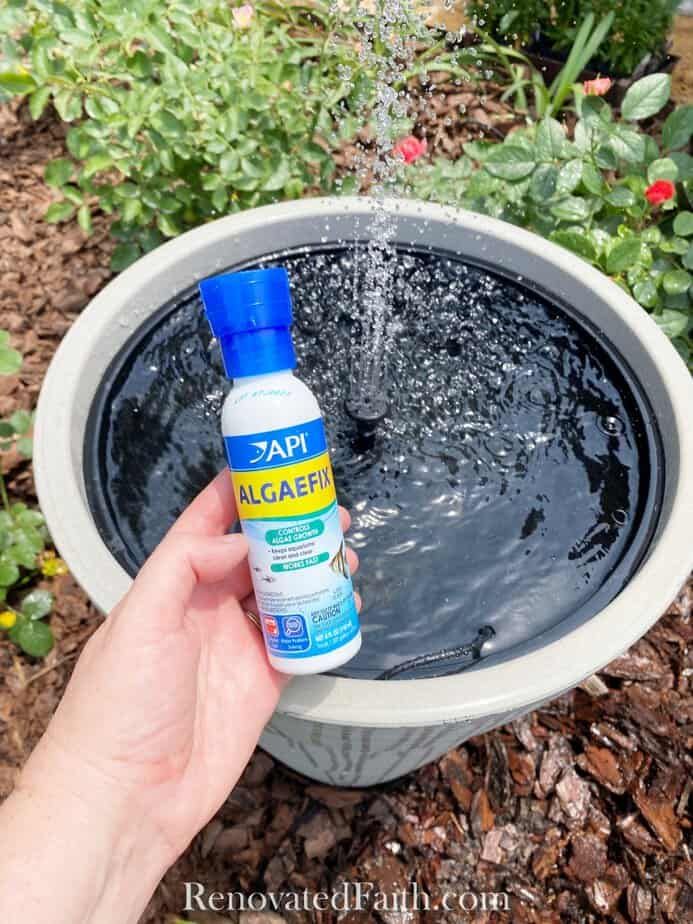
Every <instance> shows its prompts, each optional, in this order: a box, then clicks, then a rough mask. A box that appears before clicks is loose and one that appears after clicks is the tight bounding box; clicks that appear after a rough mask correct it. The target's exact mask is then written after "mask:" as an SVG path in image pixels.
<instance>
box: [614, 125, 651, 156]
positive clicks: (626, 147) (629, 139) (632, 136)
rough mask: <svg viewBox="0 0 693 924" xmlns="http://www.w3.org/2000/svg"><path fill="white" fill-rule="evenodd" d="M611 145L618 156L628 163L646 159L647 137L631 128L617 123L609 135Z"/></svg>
mask: <svg viewBox="0 0 693 924" xmlns="http://www.w3.org/2000/svg"><path fill="white" fill-rule="evenodd" d="M609 146H610V147H611V149H612V151H613V152H614V154H615V155H616V157H618V158H619V159H620V160H625V162H626V163H628V164H641V163H643V161H644V160H645V152H646V144H645V138H644V136H643V135H641V134H640V133H639V132H637V131H634V130H633V129H631V128H626V127H625V126H623V125H615V126H614V128H613V130H612V132H611V134H610V136H609Z"/></svg>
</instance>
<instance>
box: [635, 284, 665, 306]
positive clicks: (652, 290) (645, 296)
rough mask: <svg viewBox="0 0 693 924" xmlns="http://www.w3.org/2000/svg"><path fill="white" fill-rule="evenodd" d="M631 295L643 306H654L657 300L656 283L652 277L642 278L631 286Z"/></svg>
mask: <svg viewBox="0 0 693 924" xmlns="http://www.w3.org/2000/svg"><path fill="white" fill-rule="evenodd" d="M633 296H634V298H635V300H636V301H637V302H638V303H639V304H640V305H642V307H643V308H654V307H655V305H656V304H657V302H658V301H659V292H658V291H657V285H656V283H655V282H654V280H652V279H644V280H643V281H642V282H637V283H636V284H635V285H634V286H633Z"/></svg>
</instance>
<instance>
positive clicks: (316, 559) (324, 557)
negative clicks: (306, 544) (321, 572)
mask: <svg viewBox="0 0 693 924" xmlns="http://www.w3.org/2000/svg"><path fill="white" fill-rule="evenodd" d="M329 558H330V556H329V555H328V553H327V552H322V554H320V555H313V556H312V557H311V558H302V559H300V560H298V561H287V562H282V563H281V564H278V565H272V571H274V572H275V574H276V573H277V572H282V571H301V570H302V569H303V568H312V567H313V565H321V564H322V563H323V562H326V561H328V560H329Z"/></svg>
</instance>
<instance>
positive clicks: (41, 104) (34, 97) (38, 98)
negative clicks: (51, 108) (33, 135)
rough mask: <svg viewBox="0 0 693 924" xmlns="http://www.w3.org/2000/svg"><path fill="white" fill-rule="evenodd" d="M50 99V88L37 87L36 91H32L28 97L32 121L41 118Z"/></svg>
mask: <svg viewBox="0 0 693 924" xmlns="http://www.w3.org/2000/svg"><path fill="white" fill-rule="evenodd" d="M50 98H51V88H50V87H39V88H38V90H34V92H33V93H32V94H31V96H30V97H29V112H30V113H31V118H32V119H34V120H37V119H40V118H41V116H42V115H43V111H44V109H45V108H46V106H47V105H48V100H49V99H50Z"/></svg>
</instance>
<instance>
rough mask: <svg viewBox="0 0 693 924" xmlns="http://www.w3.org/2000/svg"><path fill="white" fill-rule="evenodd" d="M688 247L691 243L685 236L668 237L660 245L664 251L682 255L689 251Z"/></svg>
mask: <svg viewBox="0 0 693 924" xmlns="http://www.w3.org/2000/svg"><path fill="white" fill-rule="evenodd" d="M688 247H689V244H688V241H687V240H686V238H685V237H671V238H667V239H666V240H664V241H662V243H661V244H660V245H659V249H660V250H661V251H662V253H675V254H678V256H680V257H682V256H683V255H684V254H685V253H688Z"/></svg>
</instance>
